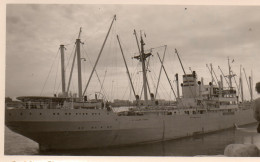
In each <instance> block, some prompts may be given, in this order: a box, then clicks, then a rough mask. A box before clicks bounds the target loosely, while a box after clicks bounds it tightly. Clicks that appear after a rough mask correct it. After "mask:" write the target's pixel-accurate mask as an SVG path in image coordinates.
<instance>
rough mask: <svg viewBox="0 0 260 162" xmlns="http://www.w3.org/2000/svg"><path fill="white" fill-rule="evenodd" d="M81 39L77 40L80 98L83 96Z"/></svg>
mask: <svg viewBox="0 0 260 162" xmlns="http://www.w3.org/2000/svg"><path fill="white" fill-rule="evenodd" d="M80 43H81V41H80V39H77V40H76V49H77V63H78V93H79V98H82V78H81V56H80Z"/></svg>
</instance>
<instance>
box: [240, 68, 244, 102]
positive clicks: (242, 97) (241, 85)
mask: <svg viewBox="0 0 260 162" xmlns="http://www.w3.org/2000/svg"><path fill="white" fill-rule="evenodd" d="M241 68H242V66H241V65H240V76H239V81H240V88H241V101H242V102H243V101H244V92H243V80H242V70H241Z"/></svg>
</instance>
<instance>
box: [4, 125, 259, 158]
mask: <svg viewBox="0 0 260 162" xmlns="http://www.w3.org/2000/svg"><path fill="white" fill-rule="evenodd" d="M256 127H257V124H251V125H247V126H243V127H239V128H237V129H235V128H234V129H228V130H224V131H218V132H214V133H210V134H204V135H197V136H194V137H188V138H182V139H177V140H170V141H164V142H156V143H150V144H142V145H135V146H127V147H114V148H102V149H85V150H69V151H49V152H40V151H39V150H38V144H37V143H35V142H34V141H32V140H30V139H28V138H25V137H23V136H21V135H19V134H17V133H14V132H12V131H11V130H9V129H8V128H7V127H5V147H4V149H5V150H4V152H5V155H69V156H74V155H75V156H196V155H209V156H211V155H223V153H224V149H225V147H226V146H227V145H228V144H231V143H254V144H258V143H259V144H260V134H257V132H256ZM258 146H259V145H258Z"/></svg>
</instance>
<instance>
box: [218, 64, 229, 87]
mask: <svg viewBox="0 0 260 162" xmlns="http://www.w3.org/2000/svg"><path fill="white" fill-rule="evenodd" d="M218 69H219V70H220V72H221V74H222V75H223V77H224V79H225V81H226V82H227V84H228V86H229V87H230V84H229V82H228V81H227V78H226V76H225V75H224V73H223V71H222V70H221V68H220V66H218Z"/></svg>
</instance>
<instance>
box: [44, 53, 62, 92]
mask: <svg viewBox="0 0 260 162" xmlns="http://www.w3.org/2000/svg"><path fill="white" fill-rule="evenodd" d="M59 52H60V48H59V49H58V51H57V54H56V56H55V59H54V60H53V63H52V65H51V68H50V71H49V73H48V75H47V78H46V80H45V82H44V85H43V87H42V90H41V93H40V96H42V93H43V89H44V88H45V85H46V83H47V80H48V78H49V76H50V73H51V70H52V67H53V65H54V62H55V60H56V59H57V56H58V54H59Z"/></svg>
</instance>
